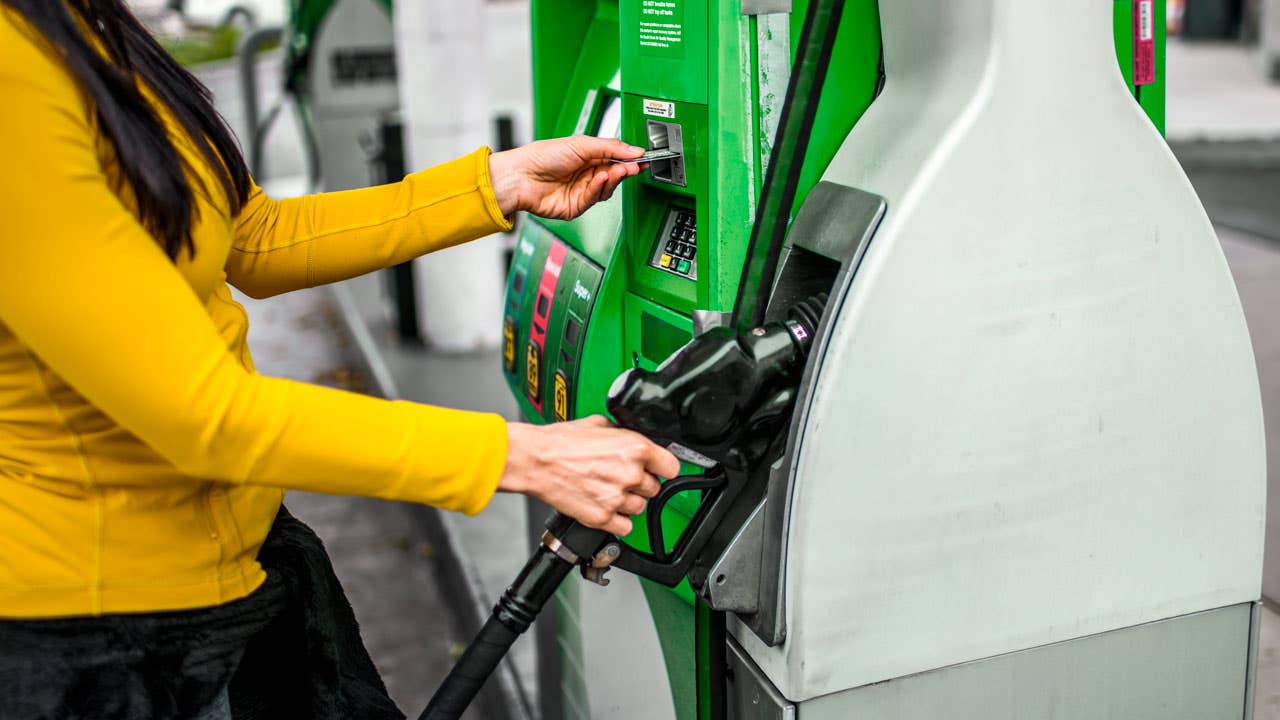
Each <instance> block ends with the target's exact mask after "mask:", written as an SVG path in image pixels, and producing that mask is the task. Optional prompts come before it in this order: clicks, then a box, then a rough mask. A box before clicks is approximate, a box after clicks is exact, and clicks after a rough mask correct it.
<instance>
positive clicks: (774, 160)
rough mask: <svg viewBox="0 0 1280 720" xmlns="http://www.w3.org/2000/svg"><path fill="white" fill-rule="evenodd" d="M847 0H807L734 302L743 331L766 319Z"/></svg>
mask: <svg viewBox="0 0 1280 720" xmlns="http://www.w3.org/2000/svg"><path fill="white" fill-rule="evenodd" d="M844 1H845V0H810V1H809V8H808V11H807V12H806V14H805V18H804V26H803V28H802V29H801V31H800V44H799V46H798V47H797V48H796V61H795V66H794V68H793V69H792V72H791V79H790V81H789V82H788V83H787V96H786V101H785V102H783V104H782V117H781V119H780V120H779V121H778V130H777V135H776V137H775V139H774V143H773V150H772V151H771V152H770V153H769V170H768V172H766V173H765V178H764V187H763V188H761V190H760V202H759V204H758V205H756V220H755V223H754V224H753V225H752V227H751V242H750V244H749V245H748V246H747V256H746V261H745V262H744V263H743V264H742V278H741V280H740V281H739V282H738V297H737V299H736V300H735V302H734V304H733V323H732V326H733V327H734V328H735V329H736V330H737V331H738V332H740V333H746V332H750V331H751V329H752V328H755V327H759V326H760V325H761V324H762V323H763V322H764V316H765V309H766V307H767V305H768V303H769V294H770V292H769V291H770V290H771V289H772V284H773V278H774V275H775V274H776V273H777V270H778V258H779V256H780V255H781V254H782V244H783V241H785V240H786V237H787V229H788V227H789V225H790V221H791V206H792V205H793V204H794V203H795V199H796V193H797V192H798V190H799V186H800V171H801V169H802V168H803V166H804V157H805V152H806V151H807V149H808V147H809V137H810V135H812V134H813V123H814V120H815V119H816V118H817V115H818V103H819V101H820V100H821V99H822V86H823V85H824V84H825V83H826V79H827V69H828V68H829V67H830V66H831V53H832V49H833V48H834V47H835V42H836V32H837V31H838V30H839V29H840V18H841V16H842V15H843V14H844Z"/></svg>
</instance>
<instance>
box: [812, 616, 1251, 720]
mask: <svg viewBox="0 0 1280 720" xmlns="http://www.w3.org/2000/svg"><path fill="white" fill-rule="evenodd" d="M1253 617H1254V604H1253V603H1242V604H1240V605H1233V606H1230V607H1226V608H1220V609H1218V610H1210V611H1207V612H1202V613H1196V614H1193V615H1186V616H1183V617H1180V618H1174V619H1171V620H1164V621H1161V622H1154V623H1148V624H1146V625H1139V626H1136V627H1131V628H1125V629H1123V630H1114V631H1112V632H1108V633H1102V634H1100V635H1094V636H1091V637H1087V638H1081V639H1079V640H1071V641H1068V642H1062V643H1057V644H1055V645H1046V646H1044V647H1039V648H1034V649H1031V650H1024V651H1022V652H1016V653H1009V654H1007V655H1001V656H998V657H994V658H989V659H986V660H978V661H974V662H970V663H965V664H963V665H955V666H952V667H948V668H943V669H940V670H934V671H932V672H926V673H921V674H919V675H912V676H909V677H905V678H899V679H896V680H891V681H889V682H883V683H878V684H875V685H869V686H865V687H861V688H857V689H854V690H848V691H845V692H840V693H835V694H833V695H827V696H825V697H820V698H817V699H814V700H811V701H809V702H806V703H802V704H801V705H800V707H799V710H800V711H799V720H835V719H837V718H838V719H839V720H871V719H872V718H874V719H875V720H881V719H883V718H892V719H893V720H938V718H946V719H947V720H1237V719H1238V718H1241V717H1242V713H1243V711H1244V697H1245V692H1246V686H1247V683H1246V676H1247V674H1248V669H1249V645H1250V637H1251V635H1252V630H1251V628H1250V626H1251V624H1252V619H1253Z"/></svg>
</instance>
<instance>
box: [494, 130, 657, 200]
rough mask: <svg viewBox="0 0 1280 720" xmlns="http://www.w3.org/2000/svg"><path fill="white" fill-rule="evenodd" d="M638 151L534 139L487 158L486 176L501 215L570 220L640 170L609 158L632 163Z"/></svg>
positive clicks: (600, 141) (586, 141) (583, 139)
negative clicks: (519, 212)
mask: <svg viewBox="0 0 1280 720" xmlns="http://www.w3.org/2000/svg"><path fill="white" fill-rule="evenodd" d="M643 154H644V148H638V147H635V146H634V145H628V144H627V143H624V142H622V141H621V140H606V139H604V138H595V137H587V136H583V135H579V136H576V137H568V138H559V139H556V140H539V141H538V142H534V143H529V144H528V145H525V146H524V147H519V148H516V149H514V150H507V151H505V152H500V153H494V154H492V155H490V156H489V177H490V180H492V182H493V190H494V192H495V193H496V194H497V196H498V207H500V208H501V209H502V214H504V215H508V216H509V215H511V214H512V213H514V212H516V211H517V210H525V211H527V212H531V213H533V214H534V215H539V216H541V217H545V218H556V219H559V220H571V219H573V218H576V217H578V216H579V215H581V214H582V213H584V212H586V211H587V210H588V209H589V208H590V207H591V206H592V205H595V204H596V203H598V202H600V201H602V200H608V199H609V198H610V197H611V196H612V195H613V191H614V190H616V189H617V187H618V183H620V182H622V181H623V180H625V179H627V178H629V177H631V176H632V175H635V174H636V173H638V172H640V171H641V170H643V169H644V168H643V167H641V166H640V164H639V163H612V162H609V158H638V157H640V156H641V155H643Z"/></svg>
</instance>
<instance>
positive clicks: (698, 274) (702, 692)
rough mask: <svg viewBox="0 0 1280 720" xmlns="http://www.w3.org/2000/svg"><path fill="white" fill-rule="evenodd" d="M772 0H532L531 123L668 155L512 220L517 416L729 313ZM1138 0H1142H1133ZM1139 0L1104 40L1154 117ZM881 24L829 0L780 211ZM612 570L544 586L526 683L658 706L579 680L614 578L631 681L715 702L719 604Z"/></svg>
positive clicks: (783, 73) (510, 308)
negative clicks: (577, 204)
mask: <svg viewBox="0 0 1280 720" xmlns="http://www.w3.org/2000/svg"><path fill="white" fill-rule="evenodd" d="M783 5H788V3H784V4H783ZM789 5H790V8H789V12H788V11H786V8H781V9H782V10H783V11H781V12H779V10H780V8H779V7H778V3H764V2H753V1H752V0H729V1H726V2H705V3H703V2H692V1H690V0H595V1H594V2H582V1H581V0H533V2H532V7H531V11H532V13H533V23H532V27H533V62H534V82H535V88H534V90H535V93H534V97H535V133H536V135H537V136H538V137H555V136H562V135H568V134H576V133H585V134H590V135H601V136H617V137H621V138H622V139H623V140H625V141H627V142H630V143H632V144H635V145H641V146H644V147H647V148H651V149H668V150H671V151H673V152H676V153H679V155H678V156H677V157H675V158H672V159H670V160H665V161H660V162H655V163H654V164H653V165H652V166H651V168H650V170H649V172H647V173H644V174H642V176H640V177H638V178H636V179H634V180H632V181H629V182H628V183H627V184H626V185H624V187H623V190H622V192H621V193H619V194H618V195H617V196H615V198H614V199H613V200H611V201H609V202H607V203H603V204H601V205H600V206H598V207H597V208H595V209H593V210H592V211H591V212H590V213H588V214H587V215H585V216H584V217H582V218H579V219H577V220H574V221H549V220H543V219H539V218H529V222H527V223H526V224H525V225H524V227H523V230H522V232H521V235H520V237H519V239H518V241H517V244H516V248H515V252H514V256H513V261H512V265H511V269H510V274H509V277H508V285H507V297H506V301H505V305H504V317H503V319H502V322H503V353H502V364H503V368H502V369H503V372H504V376H505V378H506V381H507V383H508V385H509V387H510V389H511V392H512V393H513V395H514V396H515V397H516V398H517V400H518V402H519V405H520V408H521V411H522V413H523V415H524V417H525V418H526V419H528V420H530V421H532V422H539V423H550V422H558V421H564V420H570V419H573V418H577V417H583V416H586V415H590V414H595V413H602V412H604V410H605V408H604V403H605V398H606V396H607V394H608V390H609V388H610V385H611V384H612V383H613V382H614V380H615V378H617V377H618V376H619V374H620V373H622V372H624V371H626V370H627V369H628V368H641V369H646V370H652V369H653V368H655V367H656V366H658V365H659V364H661V363H662V362H663V361H664V360H666V358H668V356H670V355H671V354H672V353H673V352H674V351H676V350H677V349H679V348H681V347H682V346H683V345H684V344H685V343H686V342H688V341H689V340H690V339H691V338H692V337H694V336H695V335H697V334H701V333H702V332H704V331H705V330H707V329H709V328H714V327H717V326H720V325H725V324H728V322H729V321H730V317H729V315H730V313H731V311H732V310H733V308H734V304H735V299H736V298H737V295H738V292H739V286H738V283H739V279H740V277H741V274H742V267H743V263H744V261H745V260H746V258H747V253H748V246H749V243H750V241H751V235H752V222H753V219H754V218H755V216H756V209H757V208H756V205H757V202H758V201H759V199H760V191H761V187H762V184H763V182H764V177H765V174H766V172H767V169H768V164H769V162H770V155H771V151H772V146H771V144H772V142H773V138H774V130H775V128H776V126H777V123H778V119H779V115H780V113H781V106H782V102H783V97H784V93H785V90H786V87H787V83H788V79H789V75H790V73H791V69H792V59H793V57H794V53H795V49H796V48H795V45H796V42H797V40H798V38H799V35H800V25H801V22H802V21H803V19H804V16H805V10H806V8H807V6H808V3H807V2H805V1H804V0H797V1H796V2H793V3H789ZM1153 5H1154V6H1158V5H1160V4H1159V3H1154V4H1153V3H1149V2H1148V3H1146V4H1145V6H1146V8H1147V10H1148V11H1150V9H1151V8H1152V7H1153ZM1140 6H1141V4H1140V3H1134V2H1132V1H1131V0H1117V1H1116V3H1115V35H1116V40H1117V44H1116V52H1117V57H1118V59H1119V62H1120V65H1121V67H1122V69H1124V76H1125V78H1126V81H1127V82H1128V83H1129V86H1130V90H1131V92H1132V93H1133V94H1134V95H1135V97H1136V98H1137V99H1138V101H1139V102H1140V103H1141V104H1142V106H1143V108H1144V110H1146V111H1147V113H1148V114H1149V116H1150V117H1151V118H1152V120H1153V121H1154V122H1155V123H1156V124H1157V126H1160V125H1161V124H1162V122H1163V84H1162V83H1163V62H1162V61H1161V62H1158V63H1154V64H1152V65H1142V66H1141V67H1140V68H1139V65H1140V64H1141V63H1144V62H1147V56H1148V55H1147V54H1150V55H1151V56H1152V58H1153V59H1154V58H1162V56H1163V31H1162V22H1161V21H1160V17H1161V16H1160V15H1159V12H1162V8H1160V9H1158V12H1157V13H1156V15H1155V16H1153V17H1150V18H1147V20H1148V22H1150V23H1151V24H1150V27H1151V28H1152V36H1147V35H1144V34H1143V33H1142V32H1138V33H1136V34H1135V32H1134V29H1135V25H1134V23H1135V22H1140V19H1138V20H1136V19H1135V16H1134V12H1135V8H1139V7H1140ZM1138 29H1139V30H1140V31H1141V30H1142V29H1143V28H1138ZM881 35H882V34H881V25H880V7H879V4H878V2H877V1H876V0H848V2H846V3H845V7H844V9H843V14H842V16H841V17H840V20H839V30H838V32H837V33H836V36H835V41H834V45H833V48H832V52H831V55H830V59H829V60H830V61H829V65H828V67H827V75H826V79H825V82H824V83H823V84H822V86H821V93H820V100H819V103H818V110H817V114H816V117H815V118H814V121H813V124H812V127H811V128H810V129H809V134H808V139H807V144H806V146H805V150H804V154H803V157H800V158H789V159H788V160H789V163H790V164H791V165H792V166H793V167H794V168H795V169H794V171H793V172H794V173H795V174H796V179H795V182H796V191H795V197H794V201H793V211H794V212H793V216H794V213H795V212H798V211H799V209H800V208H801V206H802V205H804V203H805V201H806V199H808V197H809V195H810V193H811V191H812V190H813V188H814V187H815V185H816V184H817V183H818V182H819V180H820V179H821V178H823V176H824V173H826V172H827V170H828V168H829V166H830V165H831V163H832V160H833V158H834V157H835V156H836V154H837V152H838V151H839V149H840V148H841V146H842V145H843V144H844V143H845V141H846V138H847V137H848V136H849V134H850V131H851V129H852V128H853V127H854V126H855V124H857V122H858V121H859V119H860V118H861V117H862V115H863V114H864V113H865V112H866V110H867V109H868V107H870V106H871V104H872V103H873V101H874V99H875V98H876V96H877V94H878V93H879V91H880V89H881V87H882V84H883V83H884V82H885V70H884V68H883V67H882V52H881ZM1139 41H1141V42H1139ZM1149 74H1153V75H1154V77H1148V75H1149ZM890 81H892V80H890ZM813 262H821V259H820V258H819V259H816V260H813ZM798 264H800V261H799V260H796V261H795V262H794V263H793V265H792V271H793V272H794V270H795V267H796V266H797V265H798ZM823 272H828V269H823ZM828 284H829V277H828ZM698 502H699V499H698V497H696V495H695V494H692V493H690V494H689V495H688V496H687V497H678V498H676V499H675V500H673V501H672V502H671V503H669V504H668V510H667V511H666V512H665V513H664V514H663V516H662V518H661V519H660V522H661V525H662V527H663V529H664V534H665V535H666V537H668V538H671V537H677V536H679V534H680V532H681V530H682V529H683V527H684V525H685V524H686V523H687V522H688V520H689V518H690V517H691V516H692V515H693V513H694V511H695V509H696V507H697V506H698ZM649 539H650V538H649V534H648V532H647V531H646V523H645V522H644V521H638V522H637V523H636V530H635V531H634V532H633V534H632V535H631V536H630V537H628V538H625V541H626V542H628V543H629V544H633V545H636V546H639V547H648V546H649ZM618 585H619V583H617V582H615V584H614V586H613V587H610V588H609V590H608V591H607V592H606V593H604V595H607V596H608V597H607V598H605V599H604V600H603V601H597V600H592V599H590V597H589V596H588V594H587V593H588V591H590V590H591V589H590V588H587V589H582V588H580V587H579V586H577V585H575V584H574V583H567V584H566V586H565V587H564V588H562V589H561V591H560V593H559V595H558V597H557V603H558V607H557V617H558V619H559V630H558V638H557V641H556V647H557V649H558V652H559V655H560V658H561V661H562V665H563V668H562V671H561V672H560V673H559V676H560V680H559V682H558V685H556V686H547V685H544V686H543V687H542V688H541V692H543V693H555V694H557V695H559V696H561V699H562V700H563V702H562V703H561V706H562V708H563V714H564V716H565V717H574V718H578V717H581V718H587V717H600V716H604V714H606V712H607V713H608V714H609V715H610V716H613V717H656V716H660V715H655V714H652V713H653V710H652V708H651V707H644V708H631V707H623V708H619V707H616V706H614V707H613V708H612V709H611V710H608V711H606V710H604V709H603V708H601V707H599V703H598V702H594V701H593V697H592V696H593V688H595V687H597V686H599V685H601V684H602V683H607V680H605V681H602V680H601V679H600V678H598V677H596V676H594V675H593V674H592V668H593V665H594V658H599V657H602V656H604V655H606V654H608V653H611V652H618V647H619V646H618V644H617V636H618V635H620V634H622V633H623V631H621V630H618V629H617V628H612V632H608V631H609V630H610V628H607V627H606V628H601V627H600V626H598V625H592V624H591V623H590V621H589V620H588V619H587V618H589V617H590V616H591V615H592V613H591V612H590V611H589V608H587V607H586V606H587V605H589V604H590V603H592V602H605V603H613V604H617V605H622V604H623V603H624V602H626V601H627V600H628V598H626V594H627V593H631V594H632V595H633V596H634V595H637V594H638V596H639V602H636V601H637V598H636V597H631V598H629V600H630V602H631V605H632V607H643V608H645V609H646V610H647V614H648V617H647V618H644V619H643V620H636V619H628V620H626V621H625V624H626V625H627V629H626V631H625V632H626V634H635V633H645V632H649V631H648V630H646V628H648V627H650V626H651V627H652V631H651V634H653V635H654V636H656V641H655V642H654V643H650V644H649V646H648V652H649V653H650V654H649V655H646V656H644V657H636V658H633V659H632V663H637V664H644V663H662V664H663V665H664V667H665V669H666V672H665V676H666V680H667V682H668V687H667V688H648V689H647V690H646V692H648V693H650V695H653V694H655V693H665V692H667V691H668V689H669V694H670V696H671V706H672V709H673V711H674V715H675V717H677V718H680V719H681V720H685V719H689V720H692V719H693V718H712V717H717V716H719V715H718V713H721V712H723V708H722V707H720V708H717V707H716V701H715V698H717V697H718V696H723V694H724V688H723V683H724V677H722V676H721V675H722V673H723V668H724V667H725V663H724V656H723V653H724V646H725V639H724V635H723V632H724V631H723V619H722V618H721V617H720V613H717V612H715V611H713V610H712V609H711V607H710V605H708V603H707V602H706V599H705V598H704V597H701V596H698V595H697V594H696V593H695V592H694V591H693V590H692V589H691V587H690V586H689V584H688V583H687V582H685V583H681V584H680V585H678V586H677V587H675V588H674V589H668V588H666V587H663V586H661V585H658V584H655V583H651V582H648V581H644V580H642V581H640V582H639V584H638V585H637V586H636V588H635V589H633V590H627V589H625V588H619V587H618ZM615 619H616V618H615ZM775 620H776V618H775ZM602 629H603V630H605V631H606V632H604V633H602V632H601V630H602ZM752 629H753V630H755V629H756V628H755V627H753V628H752ZM758 632H759V631H758ZM762 636H763V635H762ZM772 642H780V638H774V640H773V641H772ZM772 642H771V643H770V644H772Z"/></svg>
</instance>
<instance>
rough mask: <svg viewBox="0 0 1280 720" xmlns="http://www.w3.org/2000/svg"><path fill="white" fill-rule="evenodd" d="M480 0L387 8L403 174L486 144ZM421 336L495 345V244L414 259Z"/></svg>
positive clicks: (498, 256)
mask: <svg viewBox="0 0 1280 720" xmlns="http://www.w3.org/2000/svg"><path fill="white" fill-rule="evenodd" d="M487 4H488V3H486V2H483V0H421V1H419V2H407V3H396V4H395V25H396V37H397V42H396V52H397V60H398V62H399V66H400V68H401V74H400V96H401V107H402V108H403V111H404V118H405V145H406V149H407V151H408V152H407V157H408V160H409V168H408V169H409V170H411V171H412V170H417V169H421V168H425V167H428V166H430V165H434V164H437V163H440V162H444V161H447V160H450V159H452V158H455V157H457V156H459V155H462V154H464V153H466V152H469V151H471V150H473V149H475V148H476V147H478V146H480V145H485V144H488V143H489V142H491V135H490V122H491V118H492V111H491V101H490V93H489V85H488V79H487V73H486V69H487V68H486V63H485V57H486V46H487V35H488V32H489V30H488V28H487V25H486V22H485V17H486V12H485V6H486V5H487ZM414 272H415V275H416V280H417V282H416V287H417V293H418V301H419V312H418V318H419V323H420V325H421V328H422V337H423V340H425V341H426V343H427V344H428V345H429V346H430V347H433V348H436V349H439V350H444V351H448V352H466V351H472V350H479V349H489V348H496V347H498V343H499V340H500V339H501V329H502V328H501V323H500V322H499V321H498V320H497V319H498V318H501V317H502V292H503V279H504V278H503V275H502V244H501V242H500V239H499V237H497V236H495V237H490V238H484V239H482V240H478V241H476V242H473V243H468V244H466V245H462V246H459V247H456V248H452V249H450V250H447V251H444V252H440V253H435V254H433V255H432V256H430V257H427V258H423V259H420V260H416V261H414Z"/></svg>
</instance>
